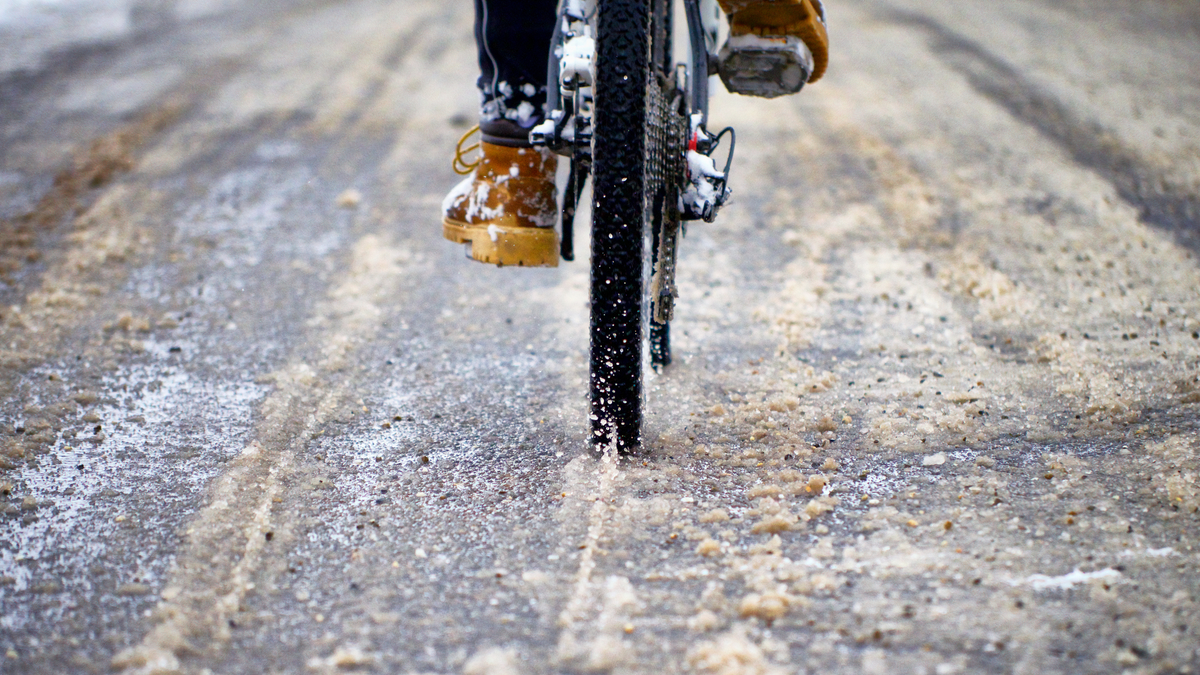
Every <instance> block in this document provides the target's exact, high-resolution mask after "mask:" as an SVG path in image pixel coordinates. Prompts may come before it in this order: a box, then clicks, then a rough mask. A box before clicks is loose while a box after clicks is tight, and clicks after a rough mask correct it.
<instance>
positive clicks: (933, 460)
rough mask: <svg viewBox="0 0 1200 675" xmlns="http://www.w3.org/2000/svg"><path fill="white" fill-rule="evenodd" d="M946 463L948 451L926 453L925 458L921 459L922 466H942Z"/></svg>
mask: <svg viewBox="0 0 1200 675" xmlns="http://www.w3.org/2000/svg"><path fill="white" fill-rule="evenodd" d="M945 463H946V453H944V452H938V453H935V454H932V455H925V459H922V460H921V464H922V466H941V465H943V464H945Z"/></svg>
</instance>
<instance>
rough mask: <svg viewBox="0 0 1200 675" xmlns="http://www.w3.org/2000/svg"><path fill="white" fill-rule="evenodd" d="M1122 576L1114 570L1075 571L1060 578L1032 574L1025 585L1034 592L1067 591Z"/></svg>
mask: <svg viewBox="0 0 1200 675" xmlns="http://www.w3.org/2000/svg"><path fill="white" fill-rule="evenodd" d="M1120 576H1121V573H1120V572H1118V571H1116V570H1114V569H1112V568H1105V569H1102V570H1096V571H1095V572H1080V571H1079V570H1075V571H1074V572H1071V573H1070V574H1064V575H1062V576H1058V577H1048V576H1046V575H1045V574H1031V575H1029V576H1028V577H1027V578H1026V579H1025V580H1024V583H1027V584H1029V585H1030V586H1033V590H1035V591H1044V590H1047V589H1058V590H1067V589H1069V588H1071V587H1072V586H1075V585H1077V584H1084V583H1087V582H1089V581H1096V580H1098V579H1117V578H1120ZM1017 583H1020V582H1017ZM1014 585H1015V583H1014Z"/></svg>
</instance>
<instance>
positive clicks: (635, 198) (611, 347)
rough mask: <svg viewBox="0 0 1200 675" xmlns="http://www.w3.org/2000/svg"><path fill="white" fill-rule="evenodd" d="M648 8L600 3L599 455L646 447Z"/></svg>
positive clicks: (595, 405) (595, 374)
mask: <svg viewBox="0 0 1200 675" xmlns="http://www.w3.org/2000/svg"><path fill="white" fill-rule="evenodd" d="M649 24H650V0H601V2H600V9H599V15H598V17H597V39H596V84H595V113H594V117H593V120H594V121H593V125H594V126H593V141H592V156H593V164H592V172H593V173H592V194H593V205H592V270H591V273H592V274H591V330H590V334H591V335H590V337H591V339H590V342H591V356H590V361H591V364H590V365H591V367H590V370H591V383H590V394H591V408H592V411H591V427H592V441H593V443H594V444H595V445H596V446H597V447H608V446H612V445H615V446H616V449H617V450H618V451H620V452H627V451H630V450H633V449H635V448H636V447H637V446H638V444H639V443H640V441H641V424H642V394H643V391H642V344H643V335H644V330H645V329H644V322H645V308H644V306H643V305H644V290H643V289H644V288H645V285H646V265H645V260H644V258H645V249H646V246H645V241H644V237H645V228H644V224H645V218H644V214H645V203H644V202H645V156H646V112H647V111H646V84H647V82H648V79H649V73H650V37H649Z"/></svg>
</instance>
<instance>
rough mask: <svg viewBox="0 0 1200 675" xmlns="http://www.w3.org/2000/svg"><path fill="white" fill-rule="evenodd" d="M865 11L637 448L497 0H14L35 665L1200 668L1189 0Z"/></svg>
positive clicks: (1, 574) (17, 553)
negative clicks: (489, 209) (500, 257)
mask: <svg viewBox="0 0 1200 675" xmlns="http://www.w3.org/2000/svg"><path fill="white" fill-rule="evenodd" d="M830 5H831V6H830V14H831V23H832V29H831V32H832V35H833V37H834V40H835V50H834V58H833V61H832V63H831V67H830V72H829V75H828V76H827V78H826V79H825V80H824V81H822V82H821V83H819V84H818V85H816V86H814V87H812V88H811V90H806V91H805V92H804V93H802V94H801V95H799V96H797V97H793V98H788V99H783V100H775V101H761V100H752V99H744V98H737V97H732V96H728V95H725V94H723V93H722V94H719V95H718V96H717V98H716V100H715V101H714V104H713V118H714V121H715V123H716V124H720V125H723V124H732V125H735V126H736V127H737V129H738V132H739V141H740V143H739V145H738V165H737V169H736V171H735V173H734V188H735V190H736V197H735V198H736V203H734V204H733V205H731V206H730V207H728V208H727V209H726V210H725V211H724V212H723V214H722V217H721V218H720V220H719V221H718V222H717V223H716V224H714V225H711V226H710V225H695V226H693V227H691V228H690V230H689V233H688V237H687V238H686V239H685V240H684V241H683V244H682V261H681V264H680V274H681V278H680V288H681V298H680V301H679V307H678V317H679V318H678V321H677V323H676V324H675V327H676V329H675V335H676V338H677V341H676V355H677V358H678V361H677V363H676V365H674V366H672V367H671V368H670V369H669V370H668V371H667V372H666V373H664V374H662V375H660V376H654V377H652V379H651V381H650V394H649V405H650V410H651V416H650V419H649V423H648V430H647V431H648V443H647V448H646V449H645V452H644V453H643V454H642V455H640V456H637V457H633V458H630V459H628V460H623V461H620V462H614V461H611V460H598V459H596V458H594V457H592V456H591V455H590V454H589V453H588V452H587V448H586V446H585V445H584V434H585V430H586V425H585V419H584V415H585V412H586V402H585V400H584V393H585V380H586V341H587V336H586V325H587V307H586V297H585V296H586V281H587V265H586V262H576V263H572V264H565V265H564V266H562V267H560V268H558V269H556V270H512V269H503V270H500V269H495V268H488V267H484V266H482V265H479V264H475V263H472V262H470V261H468V260H465V259H464V257H463V254H462V251H461V249H460V248H458V247H456V246H452V245H450V244H448V243H447V242H445V241H443V240H442V238H441V227H440V224H439V214H438V208H439V205H440V202H441V198H442V195H443V194H444V193H445V191H446V190H447V189H449V188H450V187H451V186H452V185H453V184H454V183H455V182H456V177H455V176H454V175H453V174H452V173H451V172H450V169H449V160H450V157H451V153H452V150H453V146H454V142H455V140H456V139H457V138H458V136H459V135H460V134H461V133H462V132H463V131H464V130H465V127H466V126H467V125H468V124H469V123H470V121H471V119H472V117H473V115H474V110H475V105H476V94H475V91H474V88H473V80H474V78H475V74H474V72H473V68H474V58H475V57H474V52H473V45H472V42H471V29H470V22H471V16H470V13H471V8H470V3H466V2H443V1H435V0H403V1H400V0H395V1H391V2H388V1H385V0H348V1H345V2H336V3H335V2H328V1H325V2H322V1H319V0H312V1H300V0H295V1H283V0H269V1H263V2H253V3H236V2H202V1H200V0H189V1H186V2H185V1H183V0H176V1H172V0H129V1H125V2H122V1H119V0H90V1H87V2H84V1H79V2H51V1H49V0H20V1H14V0H2V1H0V307H2V309H0V419H2V420H3V430H2V435H0V672H3V673H5V674H8V673H13V674H17V673H21V674H35V673H37V674H41V673H53V674H60V673H108V672H115V673H129V674H134V673H152V672H153V673H174V672H180V673H194V674H200V673H247V674H257V673H338V672H371V673H401V674H404V673H422V674H443V675H449V674H452V673H453V674H460V673H461V674H464V675H518V674H521V675H523V674H527V673H528V674H551V673H553V674H559V673H583V672H601V673H616V674H624V673H629V674H635V673H637V674H641V673H646V674H656V675H657V674H659V673H668V674H673V673H695V674H698V675H783V674H789V675H794V674H800V673H806V674H807V673H847V674H850V673H853V674H859V673H862V674H866V675H878V674H884V673H888V674H891V673H912V674H924V675H952V674H955V673H963V674H968V673H1028V674H1036V675H1045V674H1051V673H1064V674H1067V673H1070V674H1076V673H1115V672H1129V673H1147V674H1149V673H1197V672H1200V651H1198V649H1200V602H1198V601H1200V598H1198V594H1200V574H1198V573H1197V563H1198V562H1200V560H1198V557H1200V549H1198V546H1200V542H1198V541H1197V535H1198V534H1200V515H1198V513H1197V511H1198V508H1200V483H1198V480H1200V429H1198V423H1197V414H1198V413H1200V380H1198V379H1197V378H1198V376H1200V264H1198V261H1197V254H1198V253H1200V224H1198V219H1200V69H1198V68H1197V67H1196V64H1197V63H1200V9H1197V6H1196V5H1195V3H1187V2H1170V1H1167V0H1143V1H1142V2H1132V1H1130V0H1087V1H1086V2H1085V1H1084V0H1013V1H1011V2H1004V3H997V2H986V1H983V0H964V1H962V2H953V3H946V2H918V3H887V2H882V1H875V0H836V1H834V2H831V3H830Z"/></svg>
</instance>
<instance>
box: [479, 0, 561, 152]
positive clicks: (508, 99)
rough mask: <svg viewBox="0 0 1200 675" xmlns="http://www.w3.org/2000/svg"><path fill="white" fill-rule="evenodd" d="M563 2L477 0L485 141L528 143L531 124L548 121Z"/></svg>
mask: <svg viewBox="0 0 1200 675" xmlns="http://www.w3.org/2000/svg"><path fill="white" fill-rule="evenodd" d="M557 7H558V3H557V0H475V42H476V45H477V46H478V50H479V70H480V76H479V83H478V84H479V91H480V94H481V96H482V98H483V101H482V106H481V110H480V120H481V124H480V127H481V128H482V130H483V133H484V140H489V136H494V137H495V138H493V139H491V140H498V141H500V142H502V143H504V144H505V145H510V144H511V143H510V142H509V141H510V140H511V139H513V138H516V139H518V140H519V141H521V142H523V145H524V146H527V145H528V139H527V137H528V134H529V129H531V128H532V127H533V126H534V125H535V124H537V123H538V122H541V121H542V118H543V116H544V115H545V105H546V59H547V58H548V56H549V53H550V40H551V38H552V37H553V35H554V22H555V20H556V18H557Z"/></svg>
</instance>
